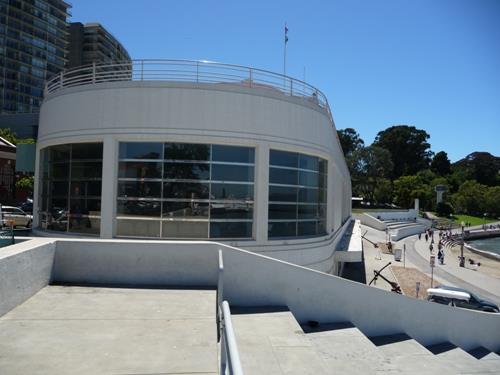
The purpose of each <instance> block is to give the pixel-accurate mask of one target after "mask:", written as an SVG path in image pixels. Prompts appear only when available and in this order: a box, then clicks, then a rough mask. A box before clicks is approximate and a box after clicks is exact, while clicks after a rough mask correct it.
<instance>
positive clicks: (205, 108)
mask: <svg viewBox="0 0 500 375" xmlns="http://www.w3.org/2000/svg"><path fill="white" fill-rule="evenodd" d="M121 141H144V142H196V143H214V144H229V145H242V146H249V147H254V148H255V156H256V158H255V160H256V166H255V168H256V169H255V185H254V186H255V204H254V238H253V240H250V241H249V240H245V241H227V242H226V244H228V245H230V246H236V247H240V248H245V249H247V250H250V251H254V252H258V253H261V254H265V255H269V256H273V257H276V258H277V259H282V260H285V261H289V262H293V263H296V264H300V265H305V266H308V267H313V268H316V269H320V270H322V271H326V270H328V269H331V267H332V262H333V259H332V253H333V249H332V244H333V243H334V242H335V240H336V239H335V238H333V236H334V235H335V234H336V233H338V231H339V229H340V228H342V226H343V224H344V223H345V222H346V220H348V219H349V217H350V214H351V209H350V207H351V183H350V175H349V171H348V169H347V165H346V163H345V160H344V155H343V153H342V150H341V147H340V143H339V141H338V137H337V134H336V131H335V127H334V124H333V123H332V120H331V118H330V116H329V114H328V113H327V112H326V110H325V109H324V108H321V107H319V106H318V105H317V104H315V103H312V102H310V101H307V100H304V98H298V97H290V96H285V95H283V94H281V93H280V92H279V91H277V90H271V89H268V88H249V87H244V86H240V85H230V84H195V83H176V82H152V81H142V82H115V83H113V82H107V83H101V84H96V85H85V86H81V87H73V88H67V89H62V90H60V91H57V92H55V93H53V94H51V95H49V96H48V97H47V98H46V100H45V102H44V104H43V105H42V108H41V112H40V134H39V139H38V144H37V150H38V152H39V151H40V149H42V148H44V147H47V146H51V145H55V144H64V143H77V142H103V144H104V153H103V170H105V171H106V173H103V179H102V200H101V202H102V204H101V227H100V232H101V238H113V237H115V236H116V225H115V222H116V220H115V217H116V191H117V186H116V185H117V183H116V180H117V169H118V168H117V167H118V144H119V142H121ZM270 149H278V150H285V151H293V152H299V153H304V154H309V155H315V156H318V157H321V158H324V159H326V160H328V196H327V202H328V207H327V233H326V235H324V236H318V237H314V238H307V239H293V238H290V239H286V240H268V239H267V217H268V215H267V208H268V196H269V192H268V182H269V176H268V175H269V150H270ZM38 167H39V165H38V164H37V172H39V171H38ZM38 179H39V176H38V173H37V174H36V177H35V203H34V212H37V210H38V199H37V198H38V193H39V189H38ZM37 225H38V215H36V214H35V215H34V227H35V228H36V227H37Z"/></svg>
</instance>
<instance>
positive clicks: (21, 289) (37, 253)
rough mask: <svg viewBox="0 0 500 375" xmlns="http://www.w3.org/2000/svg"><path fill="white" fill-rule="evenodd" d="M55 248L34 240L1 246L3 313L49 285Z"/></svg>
mask: <svg viewBox="0 0 500 375" xmlns="http://www.w3.org/2000/svg"><path fill="white" fill-rule="evenodd" d="M55 247H56V245H55V241H53V240H49V239H34V240H30V241H24V242H22V243H18V244H15V245H12V246H8V247H4V248H2V249H0V250H1V251H0V316H2V315H4V314H5V313H7V312H9V311H10V310H11V309H13V308H14V307H16V306H17V305H19V304H21V303H23V302H24V301H25V300H27V299H28V298H30V297H31V296H32V295H34V294H35V293H36V292H38V291H39V290H40V289H42V288H43V287H45V286H46V285H48V283H49V281H50V277H51V273H52V263H53V260H54V252H55Z"/></svg>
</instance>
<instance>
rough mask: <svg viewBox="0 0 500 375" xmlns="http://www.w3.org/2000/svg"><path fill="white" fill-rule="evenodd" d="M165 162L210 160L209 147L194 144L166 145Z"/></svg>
mask: <svg viewBox="0 0 500 375" xmlns="http://www.w3.org/2000/svg"><path fill="white" fill-rule="evenodd" d="M165 159H167V160H207V161H208V160H210V145H203V144H196V143H166V144H165Z"/></svg>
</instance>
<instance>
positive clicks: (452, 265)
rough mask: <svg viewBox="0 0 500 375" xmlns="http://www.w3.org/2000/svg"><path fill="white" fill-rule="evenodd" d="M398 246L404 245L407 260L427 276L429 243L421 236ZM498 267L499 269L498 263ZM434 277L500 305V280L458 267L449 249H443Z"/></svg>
mask: <svg viewBox="0 0 500 375" xmlns="http://www.w3.org/2000/svg"><path fill="white" fill-rule="evenodd" d="M436 237H437V235H436ZM400 244H406V250H407V251H406V254H407V257H408V259H409V260H410V261H411V262H412V263H413V264H414V265H415V266H416V267H417V268H419V269H420V270H421V271H422V272H424V273H426V274H428V275H429V274H430V266H429V257H430V252H429V242H426V241H425V239H424V237H423V236H422V239H421V240H418V236H410V237H408V238H406V239H403V240H401V241H399V242H398V245H400ZM435 248H437V246H435ZM434 255H436V251H434ZM436 262H437V257H436ZM498 266H499V267H500V262H499V264H498ZM434 275H435V276H436V277H437V278H439V279H442V280H444V281H445V283H446V284H448V285H450V284H452V285H455V286H458V287H461V288H464V289H468V290H470V291H471V292H473V293H476V294H479V295H480V296H482V297H484V298H486V299H489V300H491V301H492V302H495V303H496V304H498V305H500V280H499V279H497V278H494V277H491V276H489V275H486V274H484V273H481V272H479V271H476V270H474V269H470V268H465V267H459V265H458V259H455V256H454V255H452V253H451V251H449V249H446V248H445V264H444V265H439V264H437V265H436V267H435V268H434Z"/></svg>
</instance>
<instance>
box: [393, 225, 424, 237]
mask: <svg viewBox="0 0 500 375" xmlns="http://www.w3.org/2000/svg"><path fill="white" fill-rule="evenodd" d="M425 229H426V227H425V226H424V225H420V224H418V225H412V226H410V227H403V228H399V229H392V230H391V241H399V240H400V239H401V238H405V237H408V236H413V235H414V234H419V233H424V232H425Z"/></svg>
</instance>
